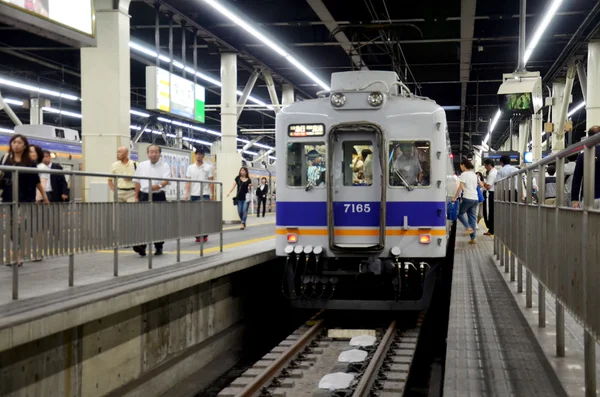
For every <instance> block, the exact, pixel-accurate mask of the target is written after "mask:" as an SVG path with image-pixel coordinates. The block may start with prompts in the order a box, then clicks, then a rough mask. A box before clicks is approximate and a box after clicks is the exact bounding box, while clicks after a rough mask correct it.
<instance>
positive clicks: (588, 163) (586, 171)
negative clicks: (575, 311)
mask: <svg viewBox="0 0 600 397" xmlns="http://www.w3.org/2000/svg"><path fill="white" fill-rule="evenodd" d="M595 155H596V147H595V146H592V147H588V146H584V149H583V216H582V228H581V229H582V239H581V252H582V261H581V263H582V265H583V266H582V269H583V271H582V275H581V280H582V285H583V291H582V298H583V299H582V302H583V321H584V325H583V333H584V337H583V340H584V372H585V396H586V397H595V396H596V342H595V341H594V338H593V336H592V334H591V333H590V330H589V329H588V325H587V323H588V299H587V298H588V297H587V284H588V279H587V277H588V275H587V273H588V266H589V267H592V268H593V266H595V265H596V264H595V263H594V258H591V255H589V253H588V246H589V241H590V237H589V231H590V227H589V211H590V210H592V209H593V208H594V201H595V200H594V199H595V194H594V193H595V189H594V188H595V186H594V180H595V179H594V178H595V175H594V174H595V172H594V171H595V168H596V161H597V160H596V159H595Z"/></svg>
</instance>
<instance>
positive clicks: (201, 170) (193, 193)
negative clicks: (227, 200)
mask: <svg viewBox="0 0 600 397" xmlns="http://www.w3.org/2000/svg"><path fill="white" fill-rule="evenodd" d="M185 177H186V178H187V179H191V180H193V181H212V180H214V179H215V173H214V170H213V166H212V165H211V164H209V163H205V162H204V152H203V151H202V150H201V149H198V150H196V162H195V163H194V164H192V165H190V166H188V167H187V172H186V174H185ZM201 185H202V184H201V183H192V182H187V183H186V184H185V191H186V195H185V200H186V201H188V200H191V201H200V196H202V200H206V201H209V200H210V197H211V196H212V195H213V193H214V192H213V189H214V185H213V184H212V183H210V184H209V183H204V184H203V185H204V186H202V192H200V186H201ZM202 238H203V239H204V241H205V242H206V241H208V235H204V236H202ZM196 242H197V243H199V242H200V237H199V236H196Z"/></svg>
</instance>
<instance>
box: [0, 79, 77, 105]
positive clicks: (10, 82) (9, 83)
mask: <svg viewBox="0 0 600 397" xmlns="http://www.w3.org/2000/svg"><path fill="white" fill-rule="evenodd" d="M0 85H4V86H8V87H13V88H19V89H21V90H24V91H29V92H37V93H40V94H45V95H49V96H53V97H56V98H64V99H68V100H70V101H78V100H79V97H77V96H75V95H70V94H65V93H63V92H58V91H54V90H48V89H45V88H41V87H37V86H34V85H30V84H25V83H20V82H18V81H15V80H10V79H5V78H0Z"/></svg>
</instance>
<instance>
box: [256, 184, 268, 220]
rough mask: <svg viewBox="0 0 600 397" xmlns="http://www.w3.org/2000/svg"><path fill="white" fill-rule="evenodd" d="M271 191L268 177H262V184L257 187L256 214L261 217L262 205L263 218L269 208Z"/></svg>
mask: <svg viewBox="0 0 600 397" xmlns="http://www.w3.org/2000/svg"><path fill="white" fill-rule="evenodd" d="M268 193H269V185H267V178H264V177H263V178H261V180H260V186H259V187H258V188H256V201H257V205H258V208H257V210H256V216H257V217H259V218H260V206H261V205H262V209H263V214H262V216H263V218H264V217H265V211H266V208H267V194H268Z"/></svg>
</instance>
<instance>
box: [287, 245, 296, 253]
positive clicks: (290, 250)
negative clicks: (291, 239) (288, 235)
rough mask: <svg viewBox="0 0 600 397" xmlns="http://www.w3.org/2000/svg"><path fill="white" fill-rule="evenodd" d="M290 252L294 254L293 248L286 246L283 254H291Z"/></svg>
mask: <svg viewBox="0 0 600 397" xmlns="http://www.w3.org/2000/svg"><path fill="white" fill-rule="evenodd" d="M292 252H294V247H292V246H291V245H288V246H287V247H285V253H286V254H288V255H289V254H291V253H292Z"/></svg>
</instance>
